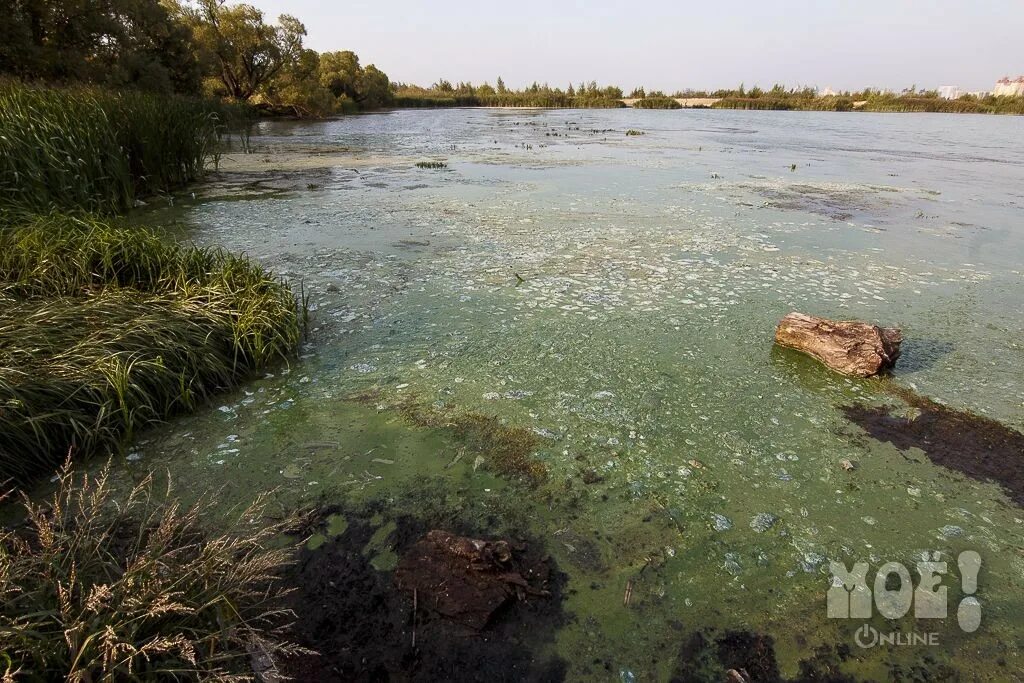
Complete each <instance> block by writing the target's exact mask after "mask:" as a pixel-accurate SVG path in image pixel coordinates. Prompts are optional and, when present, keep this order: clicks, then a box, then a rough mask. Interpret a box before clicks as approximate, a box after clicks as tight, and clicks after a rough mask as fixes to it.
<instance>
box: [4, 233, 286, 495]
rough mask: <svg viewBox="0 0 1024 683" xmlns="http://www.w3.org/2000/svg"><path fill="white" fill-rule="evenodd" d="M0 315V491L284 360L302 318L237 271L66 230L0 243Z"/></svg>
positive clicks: (223, 261)
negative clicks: (2, 484)
mask: <svg viewBox="0 0 1024 683" xmlns="http://www.w3.org/2000/svg"><path fill="white" fill-rule="evenodd" d="M0 304H2V306H0V481H2V480H4V479H8V478H10V479H13V480H14V481H15V482H17V483H19V484H24V483H27V482H29V481H31V480H32V479H33V478H34V477H36V476H39V475H43V474H46V473H48V472H50V471H52V470H53V469H54V468H55V467H57V466H58V465H59V464H60V462H61V461H62V459H63V458H64V456H65V454H66V453H67V451H68V449H69V447H73V448H74V449H75V452H76V453H81V454H84V455H89V454H92V453H96V452H109V451H110V450H118V449H120V448H121V447H122V446H123V445H124V443H125V442H126V440H127V439H130V438H131V436H132V434H133V432H134V431H135V430H137V429H138V428H140V427H142V426H145V425H148V424H151V423H154V422H157V421H159V420H162V419H164V418H166V417H168V416H171V415H174V414H177V413H181V412H184V411H188V410H192V409H194V408H195V407H196V406H198V405H199V404H201V403H202V402H203V401H205V400H206V399H207V398H208V397H209V396H210V395H211V394H212V393H214V392H216V391H219V390H222V389H224V388H228V387H231V386H233V385H235V384H237V383H238V382H239V381H241V380H243V379H245V378H246V377H247V376H249V375H250V374H251V373H252V372H253V371H255V370H258V369H261V368H263V367H266V366H267V365H268V364H270V363H272V362H275V361H277V360H279V359H282V358H286V357H288V356H289V355H291V354H292V353H293V352H294V351H295V349H296V348H297V347H298V344H299V341H300V339H301V334H302V329H303V325H304V310H305V309H304V306H303V304H302V302H297V301H296V298H295V296H294V294H293V293H292V292H291V290H290V289H289V287H288V286H287V285H286V284H285V283H282V282H280V281H279V280H277V279H275V278H274V277H273V276H271V275H270V274H269V273H267V272H266V271H264V270H263V269H262V268H261V267H260V266H258V265H256V264H254V263H252V262H250V261H249V260H247V259H245V258H242V257H237V256H234V255H231V254H228V253H225V252H223V251H221V250H217V249H203V248H198V247H193V246H181V245H178V244H175V243H171V242H167V241H165V240H163V239H162V238H160V237H159V236H158V235H156V234H155V233H153V232H150V231H149V230H146V229H143V228H136V227H132V228H128V227H120V226H117V225H114V224H110V223H106V222H102V221H97V220H94V219H76V218H67V217H48V218H37V219H33V220H30V221H28V222H27V223H24V224H21V225H18V226H16V227H14V228H11V229H8V230H0Z"/></svg>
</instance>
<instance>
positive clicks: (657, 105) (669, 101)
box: [633, 97, 683, 109]
mask: <svg viewBox="0 0 1024 683" xmlns="http://www.w3.org/2000/svg"><path fill="white" fill-rule="evenodd" d="M633 108H634V109H682V108H683V105H681V104H679V102H677V101H676V100H675V99H673V98H671V97H645V98H643V99H639V100H637V101H636V102H634V103H633Z"/></svg>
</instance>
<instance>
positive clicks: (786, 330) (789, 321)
mask: <svg viewBox="0 0 1024 683" xmlns="http://www.w3.org/2000/svg"><path fill="white" fill-rule="evenodd" d="M902 341H903V334H902V333H901V332H900V331H899V329H897V328H895V327H879V326H878V325H869V324H868V323H863V322H860V321H857V320H826V319H825V318H816V317H814V316H813V315H805V314H804V313H790V314H789V315H787V316H786V317H785V318H783V319H782V320H781V322H779V326H778V327H777V328H776V329H775V343H776V344H779V345H780V346H786V347H789V348H791V349H796V350H797V351H803V352H804V353H806V354H808V355H810V356H813V357H814V358H817V359H818V360H820V361H821V362H822V363H824V364H825V365H827V366H828V367H830V368H832V369H833V370H835V371H836V372H841V373H843V374H844V375H853V376H855V377H870V376H872V375H877V374H878V373H879V372H881V371H882V370H885V369H887V368H891V367H892V366H893V365H894V364H895V363H896V359H897V358H899V357H900V343H901V342H902Z"/></svg>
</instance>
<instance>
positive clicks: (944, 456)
mask: <svg viewBox="0 0 1024 683" xmlns="http://www.w3.org/2000/svg"><path fill="white" fill-rule="evenodd" d="M891 391H892V393H894V394H895V395H897V396H898V397H899V398H900V399H902V400H903V401H904V402H905V403H906V404H907V406H909V407H910V408H913V409H915V411H916V413H917V414H916V415H913V416H905V415H902V414H899V413H898V412H897V408H896V407H893V406H870V405H865V404H855V405H850V406H843V407H842V411H843V414H844V415H846V417H847V419H849V420H850V421H851V422H853V423H854V424H856V425H858V426H859V427H860V428H861V429H863V430H864V431H865V432H867V433H868V435H870V436H871V437H872V438H874V439H877V440H878V441H883V442H888V443H891V444H892V445H893V446H895V447H896V448H898V449H900V450H901V451H906V450H909V449H911V448H918V449H920V450H922V451H924V453H925V455H927V456H928V459H929V460H931V461H932V462H933V463H935V464H937V465H941V466H943V467H945V468H948V469H950V470H955V471H957V472H960V473H961V474H965V475H967V476H968V477H971V478H973V479H979V480H982V481H992V482H996V483H998V484H999V485H1000V486H1002V487H1003V489H1004V490H1005V491H1006V494H1007V496H1008V497H1009V498H1010V499H1011V500H1012V501H1013V502H1014V503H1016V504H1017V505H1018V506H1021V505H1024V434H1022V433H1020V432H1018V431H1016V430H1014V429H1011V428H1009V427H1007V426H1006V425H1004V424H1002V423H1000V422H997V421H995V420H992V419H990V418H987V417H983V416H981V415H975V414H974V413H970V412H967V411H963V410H956V409H954V408H950V407H948V406H944V405H941V404H939V403H936V402H935V401H932V400H931V399H928V398H925V397H923V396H919V395H918V394H916V393H914V392H912V391H910V390H908V389H904V388H901V387H894V388H892V389H891Z"/></svg>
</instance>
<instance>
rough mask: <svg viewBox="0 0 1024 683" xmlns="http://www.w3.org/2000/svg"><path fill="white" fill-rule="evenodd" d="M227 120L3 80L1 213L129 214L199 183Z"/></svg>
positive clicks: (179, 101)
mask: <svg viewBox="0 0 1024 683" xmlns="http://www.w3.org/2000/svg"><path fill="white" fill-rule="evenodd" d="M228 116H230V112H228V111H227V110H225V109H224V108H223V107H221V106H220V105H218V104H216V103H212V102H206V101H202V100H196V99H191V98H186V97H177V96H162V95H154V94H149V93H137V92H113V91H106V90H101V89H94V88H73V89H58V88H44V87H35V86H30V85H25V84H23V83H19V82H15V81H5V82H0V209H2V210H8V211H10V210H15V209H20V210H28V211H35V212H48V211H51V210H55V209H56V210H74V211H91V212H98V213H117V212H121V211H124V210H125V209H128V208H130V207H131V206H132V205H133V203H134V201H135V199H136V198H137V197H140V196H145V195H149V194H154V193H158V192H167V191H170V190H171V189H174V188H176V187H180V186H182V185H184V184H186V183H188V182H191V181H193V180H196V179H197V178H199V177H200V176H201V175H202V172H203V168H204V165H205V164H206V162H207V160H208V159H209V158H211V157H214V158H215V155H216V151H217V145H218V139H219V135H220V134H221V133H222V132H223V131H224V130H225V124H226V118H227V117H228Z"/></svg>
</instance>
